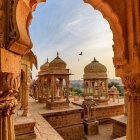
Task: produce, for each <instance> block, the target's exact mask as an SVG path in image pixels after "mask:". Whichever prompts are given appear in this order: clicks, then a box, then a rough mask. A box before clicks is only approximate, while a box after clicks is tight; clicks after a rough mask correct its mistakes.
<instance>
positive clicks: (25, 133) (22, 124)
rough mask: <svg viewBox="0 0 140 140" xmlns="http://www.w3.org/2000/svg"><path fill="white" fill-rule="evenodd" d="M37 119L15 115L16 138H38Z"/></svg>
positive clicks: (18, 139)
mask: <svg viewBox="0 0 140 140" xmlns="http://www.w3.org/2000/svg"><path fill="white" fill-rule="evenodd" d="M34 127H35V121H34V120H33V119H31V118H30V117H22V116H16V117H15V135H16V140H26V139H27V140H32V139H35V138H36V135H35V132H34Z"/></svg>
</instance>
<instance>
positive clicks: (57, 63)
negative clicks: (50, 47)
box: [49, 52, 66, 68]
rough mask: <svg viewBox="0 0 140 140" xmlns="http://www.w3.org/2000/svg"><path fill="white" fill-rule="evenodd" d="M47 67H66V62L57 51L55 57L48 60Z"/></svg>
mask: <svg viewBox="0 0 140 140" xmlns="http://www.w3.org/2000/svg"><path fill="white" fill-rule="evenodd" d="M49 67H55V68H56V67H58V68H66V63H65V62H64V61H63V60H62V59H61V58H60V57H59V53H58V52H57V57H56V58H55V59H54V60H52V61H51V62H50V64H49Z"/></svg>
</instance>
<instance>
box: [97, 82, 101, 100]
mask: <svg viewBox="0 0 140 140" xmlns="http://www.w3.org/2000/svg"><path fill="white" fill-rule="evenodd" d="M97 87H98V98H99V99H100V97H101V93H100V88H101V87H100V81H99V80H98V81H97Z"/></svg>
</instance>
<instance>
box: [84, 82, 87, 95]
mask: <svg viewBox="0 0 140 140" xmlns="http://www.w3.org/2000/svg"><path fill="white" fill-rule="evenodd" d="M86 91H87V86H86V82H85V81H84V97H86V96H87V93H86Z"/></svg>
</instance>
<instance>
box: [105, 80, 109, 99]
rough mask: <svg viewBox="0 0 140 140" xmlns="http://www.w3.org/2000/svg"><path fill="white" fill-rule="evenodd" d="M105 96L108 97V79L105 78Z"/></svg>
mask: <svg viewBox="0 0 140 140" xmlns="http://www.w3.org/2000/svg"><path fill="white" fill-rule="evenodd" d="M105 89H106V97H108V79H106V80H105Z"/></svg>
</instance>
